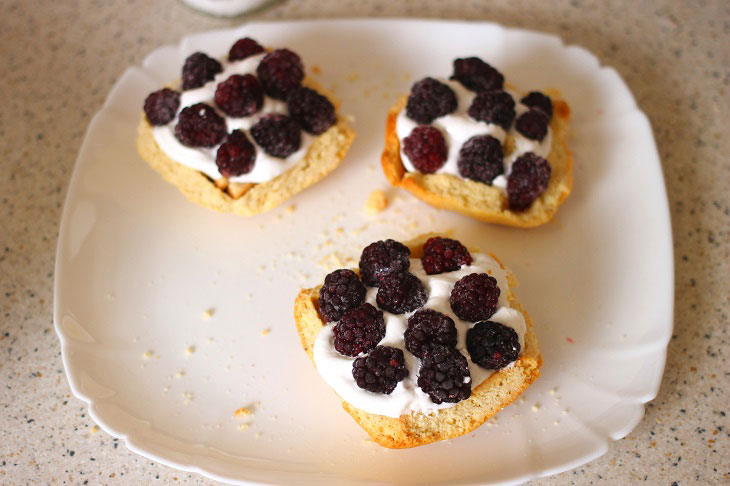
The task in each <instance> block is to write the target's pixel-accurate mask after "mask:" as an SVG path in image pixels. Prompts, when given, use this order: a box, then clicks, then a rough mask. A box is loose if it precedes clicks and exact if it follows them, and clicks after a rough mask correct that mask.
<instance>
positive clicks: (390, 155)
mask: <svg viewBox="0 0 730 486" xmlns="http://www.w3.org/2000/svg"><path fill="white" fill-rule="evenodd" d="M546 94H548V95H549V96H551V98H552V100H553V117H552V120H551V121H550V128H551V130H552V137H553V139H552V146H551V148H550V154H549V155H548V160H549V161H550V166H551V167H552V174H551V177H550V183H549V184H548V188H547V189H546V190H545V192H544V193H543V194H542V195H540V197H538V198H537V200H535V202H534V203H533V204H532V206H530V208H529V209H528V210H526V211H510V210H509V209H508V208H507V198H506V196H505V195H504V193H503V192H502V191H501V190H499V189H498V188H496V187H492V186H488V185H486V184H483V183H481V182H476V181H472V180H469V179H464V178H461V177H458V176H455V175H452V174H422V173H420V172H407V171H406V169H405V167H404V166H403V162H402V161H401V156H400V142H399V140H398V134H397V133H396V120H397V118H398V114H399V113H400V112H401V110H403V109H404V108H405V106H406V101H407V99H408V98H407V97H406V96H403V97H401V99H400V100H398V102H397V103H396V104H395V105H393V106H392V107H391V108H390V110H389V111H388V117H387V119H386V123H385V148H384V149H383V155H382V157H381V165H382V167H383V172H384V173H385V177H386V178H387V179H388V182H390V183H391V184H392V185H394V186H400V187H402V188H404V189H406V190H407V191H409V192H411V193H412V194H413V195H415V196H416V197H417V198H419V199H422V200H423V201H426V202H427V203H428V204H430V205H431V206H434V207H437V208H443V209H451V210H454V211H458V212H460V213H464V214H467V215H469V216H472V217H473V218H476V219H479V220H481V221H487V222H489V223H499V224H505V225H509V226H516V227H522V228H528V227H533V226H539V225H541V224H544V223H547V222H548V221H550V220H551V219H552V218H553V216H554V215H555V213H556V212H557V210H558V207H559V206H560V205H561V204H562V202H563V201H564V200H565V199H566V198H567V197H568V195H569V194H570V191H571V189H572V187H573V155H572V154H571V152H570V150H569V149H568V142H567V138H568V120H569V119H570V108H569V107H568V105H567V103H565V101H562V100H561V99H560V94H559V93H558V92H557V91H554V90H548V91H546Z"/></svg>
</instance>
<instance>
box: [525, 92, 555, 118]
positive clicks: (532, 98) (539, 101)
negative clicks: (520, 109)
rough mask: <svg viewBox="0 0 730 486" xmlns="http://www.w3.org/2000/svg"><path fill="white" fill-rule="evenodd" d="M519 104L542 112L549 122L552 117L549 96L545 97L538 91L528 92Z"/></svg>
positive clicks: (551, 105) (551, 103)
mask: <svg viewBox="0 0 730 486" xmlns="http://www.w3.org/2000/svg"><path fill="white" fill-rule="evenodd" d="M520 103H522V104H523V105H525V106H529V107H530V108H535V109H536V110H540V111H542V112H543V113H545V114H546V115H547V117H548V121H550V119H551V118H552V117H553V102H552V100H551V99H550V97H549V96H546V95H545V94H543V93H541V92H539V91H530V92H529V93H527V96H525V97H524V98H522V99H521V100H520Z"/></svg>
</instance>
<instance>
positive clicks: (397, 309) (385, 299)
mask: <svg viewBox="0 0 730 486" xmlns="http://www.w3.org/2000/svg"><path fill="white" fill-rule="evenodd" d="M375 300H376V301H377V303H378V306H379V307H380V308H381V309H383V310H386V311H388V312H390V313H393V314H405V313H406V312H411V311H414V310H416V309H418V308H420V307H423V304H425V303H426V301H427V300H428V291H427V290H426V287H424V285H423V282H421V280H420V279H419V278H418V277H416V276H415V275H413V274H412V273H411V272H402V273H393V274H391V275H388V276H386V277H383V278H382V279H381V280H380V288H378V295H377V296H376V297H375Z"/></svg>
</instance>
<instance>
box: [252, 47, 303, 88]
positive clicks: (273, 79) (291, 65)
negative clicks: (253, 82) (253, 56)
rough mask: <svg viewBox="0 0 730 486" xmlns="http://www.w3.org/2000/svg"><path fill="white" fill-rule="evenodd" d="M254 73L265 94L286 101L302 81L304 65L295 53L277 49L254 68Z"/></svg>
mask: <svg viewBox="0 0 730 486" xmlns="http://www.w3.org/2000/svg"><path fill="white" fill-rule="evenodd" d="M256 73H257V74H258V75H259V79H260V80H261V84H262V85H263V86H264V91H266V94H268V95H269V96H271V97H272V98H277V99H280V100H286V98H287V96H288V95H289V93H290V92H292V91H293V90H294V89H295V88H297V87H298V86H299V84H300V83H301V82H302V79H304V65H303V64H302V60H301V59H300V58H299V56H298V55H297V54H296V53H294V52H292V51H290V50H289V49H277V50H275V51H272V52H270V53H268V54H266V56H265V57H264V58H263V59H262V60H261V62H260V63H259V65H258V67H257V68H256Z"/></svg>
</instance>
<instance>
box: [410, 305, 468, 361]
mask: <svg viewBox="0 0 730 486" xmlns="http://www.w3.org/2000/svg"><path fill="white" fill-rule="evenodd" d="M403 337H404V339H405V343H406V349H407V350H408V351H410V352H411V353H413V354H414V355H415V356H418V357H419V358H423V357H424V356H425V355H426V352H427V351H428V350H429V349H430V348H431V347H432V346H433V345H436V344H438V345H441V346H449V347H452V348H453V347H454V346H456V325H455V324H454V320H453V319H452V318H450V317H449V316H447V315H446V314H442V313H440V312H438V311H435V310H433V309H421V310H419V311H416V313H415V314H413V315H412V316H411V317H409V318H408V328H407V329H406V331H405V333H404V334H403Z"/></svg>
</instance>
